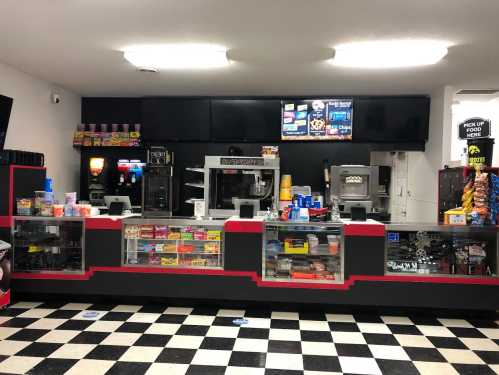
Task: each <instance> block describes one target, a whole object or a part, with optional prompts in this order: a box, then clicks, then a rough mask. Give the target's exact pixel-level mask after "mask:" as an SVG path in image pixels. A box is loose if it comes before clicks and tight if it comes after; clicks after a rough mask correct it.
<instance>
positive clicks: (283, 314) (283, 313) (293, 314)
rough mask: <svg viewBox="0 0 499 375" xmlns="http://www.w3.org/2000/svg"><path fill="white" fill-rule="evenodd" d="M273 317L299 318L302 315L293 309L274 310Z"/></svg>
mask: <svg viewBox="0 0 499 375" xmlns="http://www.w3.org/2000/svg"><path fill="white" fill-rule="evenodd" d="M271 317H272V319H285V320H298V319H300V316H299V314H298V313H297V312H291V311H272V315H271Z"/></svg>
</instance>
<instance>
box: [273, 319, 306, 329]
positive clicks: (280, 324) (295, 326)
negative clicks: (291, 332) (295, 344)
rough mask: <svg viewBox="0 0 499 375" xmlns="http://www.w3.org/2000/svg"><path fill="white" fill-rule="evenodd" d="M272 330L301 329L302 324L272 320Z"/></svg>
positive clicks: (293, 321)
mask: <svg viewBox="0 0 499 375" xmlns="http://www.w3.org/2000/svg"><path fill="white" fill-rule="evenodd" d="M270 328H278V329H300V322H299V321H298V320H285V319H272V321H271V323H270Z"/></svg>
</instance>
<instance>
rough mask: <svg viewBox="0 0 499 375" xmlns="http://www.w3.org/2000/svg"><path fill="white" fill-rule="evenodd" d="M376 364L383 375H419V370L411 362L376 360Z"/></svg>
mask: <svg viewBox="0 0 499 375" xmlns="http://www.w3.org/2000/svg"><path fill="white" fill-rule="evenodd" d="M376 362H377V363H378V366H379V368H380V370H381V373H382V374H383V375H419V371H418V369H417V368H416V366H414V364H413V363H412V362H410V361H396V360H391V359H376ZM435 375H437V374H435Z"/></svg>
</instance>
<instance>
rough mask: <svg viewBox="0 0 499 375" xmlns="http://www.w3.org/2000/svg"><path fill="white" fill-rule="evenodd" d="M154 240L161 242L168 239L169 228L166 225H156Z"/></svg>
mask: <svg viewBox="0 0 499 375" xmlns="http://www.w3.org/2000/svg"><path fill="white" fill-rule="evenodd" d="M154 238H157V239H159V240H163V239H167V238H168V227H167V226H166V225H155V226H154Z"/></svg>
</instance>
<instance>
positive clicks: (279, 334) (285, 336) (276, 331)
mask: <svg viewBox="0 0 499 375" xmlns="http://www.w3.org/2000/svg"><path fill="white" fill-rule="evenodd" d="M269 340H280V341H301V334H300V330H298V329H280V328H271V329H270V332H269Z"/></svg>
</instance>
